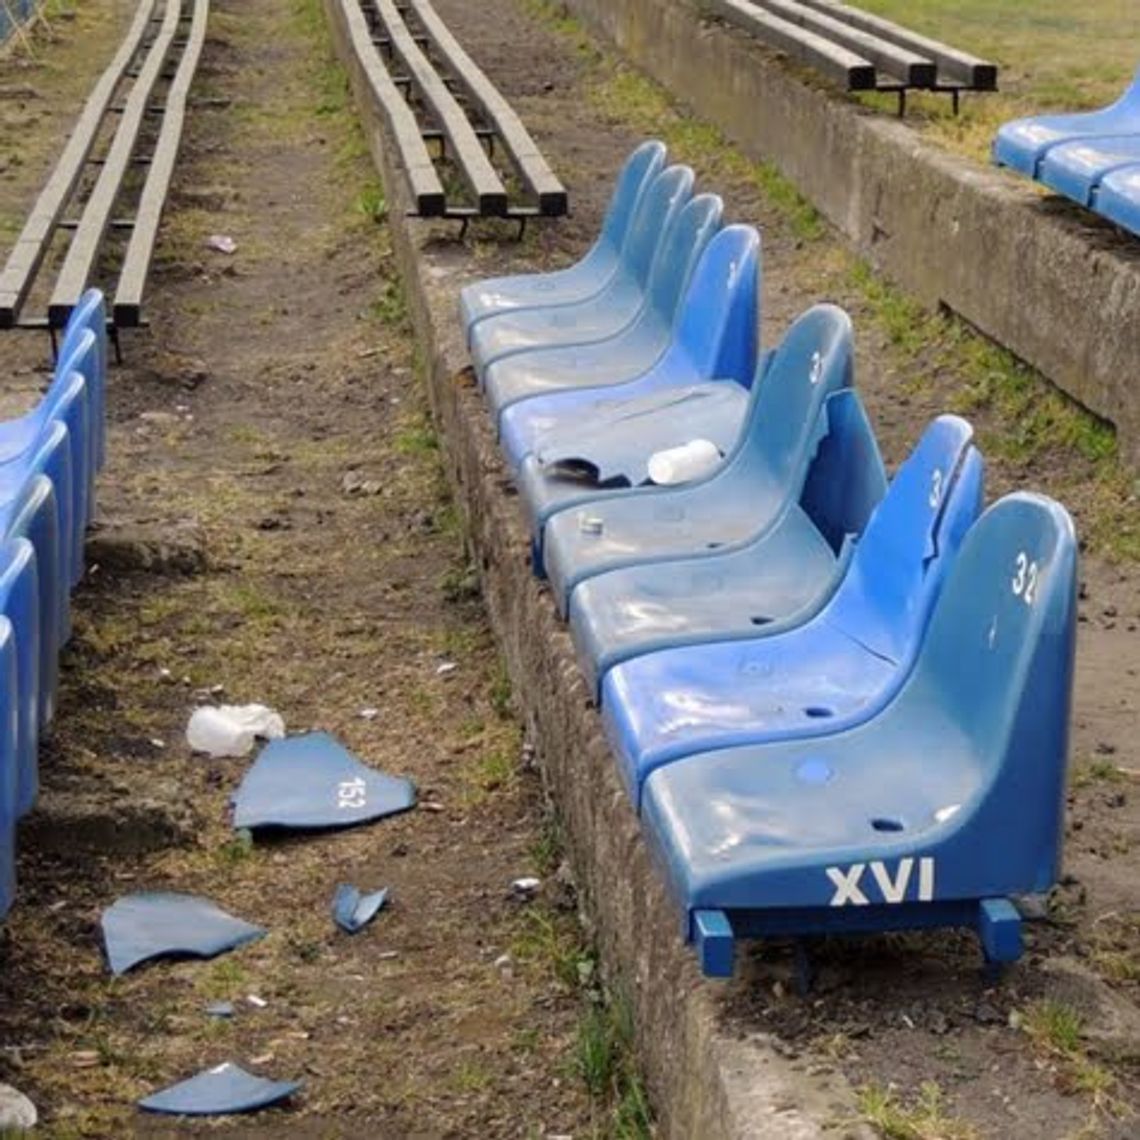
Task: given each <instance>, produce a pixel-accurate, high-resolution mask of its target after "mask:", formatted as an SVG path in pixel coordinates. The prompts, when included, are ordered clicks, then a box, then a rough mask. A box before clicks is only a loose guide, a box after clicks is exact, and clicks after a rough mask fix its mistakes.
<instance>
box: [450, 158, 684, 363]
mask: <svg viewBox="0 0 1140 1140" xmlns="http://www.w3.org/2000/svg"><path fill="white" fill-rule="evenodd" d="M665 156H666V151H665V144H664V143H662V142H659V141H657V140H656V139H650V140H648V141H646V142H643V143H642V144H641V145H640V146H638V147H637V148H636V149H635V150H634V151H633V153H632V154H630V156H629V157H628V158H627V159H626V160H625V164H624V165H623V166H622V169H621V170H620V172H619V173H618V177H617V182H616V184H615V186H614V190H613V194H612V196H611V198H610V203H609V208H608V209H607V210H606V215H605V218H604V219H603V221H602V229H601V233H600V234H599V235H598V239H597V241H595V242H594V244H593V245H592V246H591V247H590V249H589V251H588V252H587V253H586V255H585V257H583V258H582V259H581V260H580V261H578V262H576V263H575V264H574V265H570V266H567V267H566V268H565V269H555V270H553V271H551V272H549V273H519V274H514V275H512V276H508V277H489V278H485V279H484V280H482V281H476V282H474V283H473V284H471V285H467V286H466V287H464V289H463V290H462V292H461V293H460V294H459V314H460V319H461V320H462V322H463V328H464V330H465V334H466V337H467V343H468V344H470V343H471V332H472V329H473V328H474V326H475V325H476V324H477V323H478V322H479V321H482V320H483V319H485V318H486V317H489V316H492V315H494V314H496V313H504V312H509V311H512V310H519V309H530V308H534V307H536V306H539V305H544V306H549V305H570V304H574V303H575V302H577V301H581V300H584V299H585V298H586V297H591V296H593V295H594V294H595V293H598V292H599V291H600V290H601V289H602V288H603V287H604V286H605V285H606V283H607V282H608V281H609V280H610V279H611V278H612V277H613V276H614V274H615V273H616V272H617V270H618V268H619V264H620V259H621V256H622V253H623V251H624V250H625V249H626V246H627V241H628V238H629V231H630V228H631V226H632V223H633V218H634V213H635V211H636V209H637V206H638V203H639V202H640V200H641V198H642V196H643V195H644V193H645V190H646V188H647V187H648V186H649V184H650V183H651V182H652V181H653V179H654V178H655V177H656V176H657V175H658V174H659V173H660V172H661V171H662V170H664V169H665Z"/></svg>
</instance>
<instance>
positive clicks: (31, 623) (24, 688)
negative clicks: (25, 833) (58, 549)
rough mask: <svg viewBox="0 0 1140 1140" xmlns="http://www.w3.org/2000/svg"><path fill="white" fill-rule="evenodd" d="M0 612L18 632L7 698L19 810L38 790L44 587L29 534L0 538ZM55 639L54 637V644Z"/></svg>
mask: <svg viewBox="0 0 1140 1140" xmlns="http://www.w3.org/2000/svg"><path fill="white" fill-rule="evenodd" d="M0 614H3V615H4V616H5V617H6V618H7V619H8V621H9V623H10V624H11V627H12V628H11V631H12V635H13V637H14V638H15V651H16V688H15V689H14V690H13V691H12V692H11V693H10V694H8V695H7V701H6V703H11V704H14V706H15V708H16V755H15V761H16V771H17V780H16V814H17V815H19V816H23V815H26V814H27V813H28V812H29V811H31V809H32V806H33V805H34V804H35V802H36V796H37V794H38V792H39V786H40V783H39V742H40V707H41V706H40V676H41V673H40V670H41V664H40V661H41V655H42V649H41V645H40V640H41V639H40V587H39V574H38V572H37V569H36V551H35V547H33V546H32V544H31V542H29V541H28V539H26V538H14V539H10V540H7V541H5V542H3V543H0ZM54 643H55V639H54V638H52V639H51V644H52V645H54Z"/></svg>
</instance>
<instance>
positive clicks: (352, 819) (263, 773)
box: [234, 732, 416, 829]
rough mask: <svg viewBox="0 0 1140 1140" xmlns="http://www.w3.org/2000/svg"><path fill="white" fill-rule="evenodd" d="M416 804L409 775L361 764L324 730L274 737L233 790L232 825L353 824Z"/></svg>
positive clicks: (293, 825)
mask: <svg viewBox="0 0 1140 1140" xmlns="http://www.w3.org/2000/svg"><path fill="white" fill-rule="evenodd" d="M415 805H416V789H415V785H414V784H413V783H412V782H411V780H406V779H404V778H403V777H397V776H386V775H384V773H383V772H377V771H376V770H375V769H373V768H369V767H368V766H367V765H365V764H361V762H360V761H359V760H357V759H356V757H355V756H353V755H352V753H351V752H349V751H348V750H347V749H346V748H345V747H344V746H343V745H342V744H340V743H339V742H338V741H337V740H335V739H334V738H333V737H332V736H330V735H329V734H328V733H327V732H310V733H306V734H305V735H304V736H292V737H289V738H288V739H287V740H274V741H272V742H271V743H269V744H267V745H266V746H265V748H263V749H262V751H261V754H260V755H259V756H258V758H257V760H256V761H254V764H253V766H252V767H251V768H250V769H249V771H248V772H246V774H245V778H244V779H243V780H242V782H241V786H240V787H239V788H238V790H237V794H236V795H235V796H234V827H235V828H236V829H240V828H243V827H248V828H251V829H253V828H258V827H289V828H325V827H352V826H354V825H355V824H358V823H366V822H368V821H370V820H374V819H381V818H383V817H384V816H386V815H395V814H396V813H397V812H402V811H408V810H409V809H410V808H413V807H415Z"/></svg>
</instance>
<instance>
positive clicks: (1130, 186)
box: [1093, 163, 1140, 236]
mask: <svg viewBox="0 0 1140 1140" xmlns="http://www.w3.org/2000/svg"><path fill="white" fill-rule="evenodd" d="M1093 209H1094V210H1096V212H1097V213H1098V214H1100V215H1101V217H1103V218H1107V219H1108V220H1109V221H1110V222H1115V223H1116V224H1117V225H1118V226H1120V227H1121V228H1122V229H1126V230H1128V232H1129V233H1132V234H1136V235H1137V236H1140V163H1137V164H1135V165H1133V166H1123V167H1121V168H1120V169H1119V170H1114V171H1112V172H1111V173H1109V174H1106V175H1105V176H1104V179H1103V181H1102V182H1101V184H1100V186H1099V187H1098V189H1097V192H1096V197H1095V198H1094V200H1093Z"/></svg>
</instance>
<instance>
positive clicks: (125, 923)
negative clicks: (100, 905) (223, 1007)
mask: <svg viewBox="0 0 1140 1140" xmlns="http://www.w3.org/2000/svg"><path fill="white" fill-rule="evenodd" d="M102 926H103V942H104V945H105V947H106V951H107V962H108V964H109V965H110V967H111V972H112V973H113V974H124V973H126V972H127V970H129V969H131V967H132V966H137V965H139V963H140V962H146V961H148V960H149V959H151V958H168V957H181V956H187V955H189V956H192V957H196V958H213V957H215V956H216V955H218V954H222V953H224V952H225V951H227V950H233V949H234V948H235V947H238V946H243V945H244V944H245V943H247V942H254V941H256V940H257V939H258V938H262V937H264V935H265V930H264V929H263V928H262V927H260V926H254V925H253V924H252V923H249V922H244V921H243V920H242V919H240V918H234V916H233V915H232V914H227V913H226V912H225V911H224V910H222V909H221V908H220V907H218V906H215V905H214V904H213V903H212V902H209V901H208V900H207V899H200V898H195V897H194V896H193V895H181V894H174V893H172V892H169V891H150V892H147V893H144V894H137V895H126V896H125V897H124V898H121V899H119V900H117V901H116V902H115V903H113V904H112V905H111V906H110V907H108V908H107V910H105V911H104V912H103V920H102Z"/></svg>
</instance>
